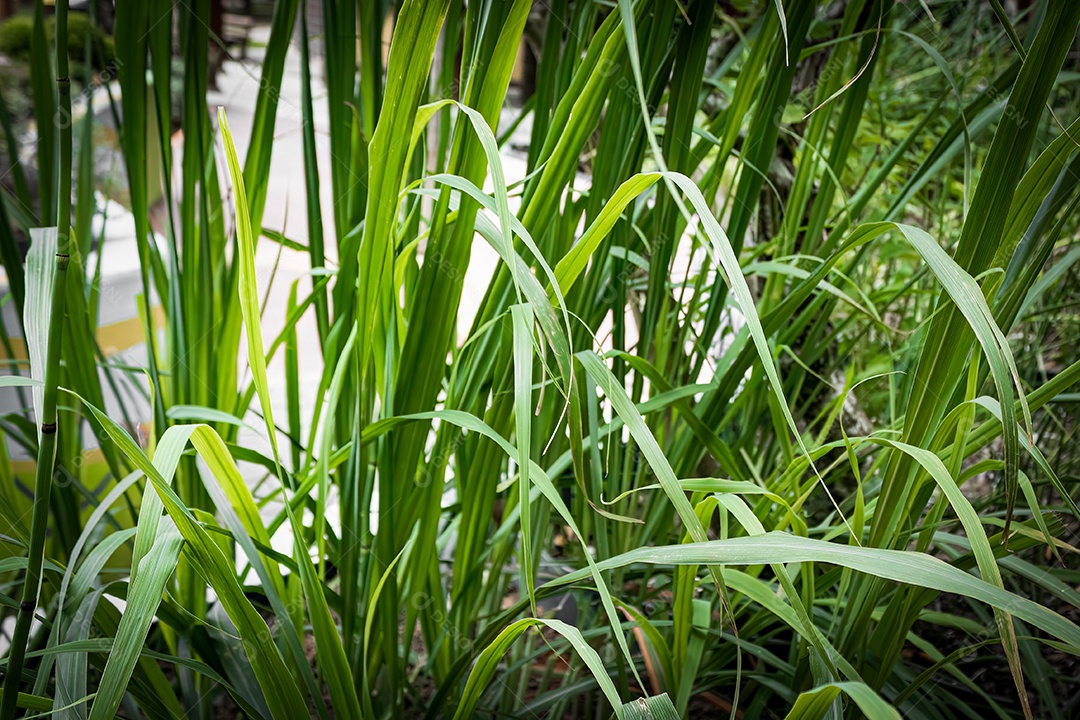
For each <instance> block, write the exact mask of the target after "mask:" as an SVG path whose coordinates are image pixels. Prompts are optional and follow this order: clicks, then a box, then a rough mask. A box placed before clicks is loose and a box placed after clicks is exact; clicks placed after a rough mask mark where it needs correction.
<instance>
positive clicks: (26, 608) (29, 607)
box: [19, 600, 37, 612]
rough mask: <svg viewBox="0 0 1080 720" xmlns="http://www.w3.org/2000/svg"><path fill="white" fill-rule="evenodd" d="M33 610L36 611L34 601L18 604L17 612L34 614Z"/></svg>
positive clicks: (24, 601) (35, 602)
mask: <svg viewBox="0 0 1080 720" xmlns="http://www.w3.org/2000/svg"><path fill="white" fill-rule="evenodd" d="M35 609H37V601H36V600H23V601H22V602H21V603H19V610H21V611H22V612H34V610H35Z"/></svg>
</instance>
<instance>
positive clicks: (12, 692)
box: [0, 0, 71, 720]
mask: <svg viewBox="0 0 1080 720" xmlns="http://www.w3.org/2000/svg"><path fill="white" fill-rule="evenodd" d="M67 17H68V0H59V1H58V2H57V3H56V91H57V96H58V99H59V104H58V106H57V108H58V109H57V114H56V122H57V125H58V126H59V130H60V157H59V165H60V167H59V174H58V175H57V183H56V184H57V203H56V205H57V214H56V217H57V223H58V227H57V252H56V277H55V280H54V285H53V290H52V311H51V314H50V318H49V348H48V355H47V358H46V364H45V393H44V404H43V408H42V417H41V418H40V420H41V437H40V439H39V442H38V456H37V469H36V472H35V475H34V505H33V515H32V518H31V522H30V552H29V555H28V556H27V561H26V578H25V580H24V582H23V588H22V599H21V602H20V603H19V613H18V617H17V619H16V621H15V634H14V636H13V637H12V641H11V651H10V653H9V657H8V670H7V674H6V676H5V677H4V697H3V700H2V704H0V718H2V720H10V718H13V717H15V708H16V702H17V699H18V690H19V684H20V679H21V676H22V670H23V663H24V660H25V657H26V646H27V643H28V641H29V637H30V626H31V625H32V624H33V619H34V612H35V610H36V609H37V604H38V597H39V595H40V592H41V574H42V566H43V564H44V561H45V531H46V529H47V528H48V524H49V499H50V495H51V494H52V485H53V469H54V465H55V462H56V396H57V386H58V384H59V375H60V343H61V340H62V338H63V328H64V299H65V288H66V282H67V269H68V257H69V256H68V243H69V242H70V237H71V222H70V218H71V80H70V78H69V77H68V58H67V41H68V38H67Z"/></svg>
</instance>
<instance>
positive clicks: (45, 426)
mask: <svg viewBox="0 0 1080 720" xmlns="http://www.w3.org/2000/svg"><path fill="white" fill-rule="evenodd" d="M41 434H42V435H55V434H56V423H54V422H51V423H41Z"/></svg>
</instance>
